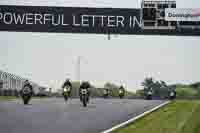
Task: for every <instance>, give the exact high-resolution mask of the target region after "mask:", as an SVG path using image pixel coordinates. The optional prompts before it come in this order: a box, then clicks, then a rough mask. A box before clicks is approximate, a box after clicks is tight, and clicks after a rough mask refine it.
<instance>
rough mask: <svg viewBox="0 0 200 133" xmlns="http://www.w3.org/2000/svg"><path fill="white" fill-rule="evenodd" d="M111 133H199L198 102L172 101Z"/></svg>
mask: <svg viewBox="0 0 200 133" xmlns="http://www.w3.org/2000/svg"><path fill="white" fill-rule="evenodd" d="M113 133H200V101H197V100H193V101H192V100H176V101H173V102H172V103H170V104H168V105H166V106H165V107H163V108H160V109H158V110H157V111H155V112H153V113H150V114H148V115H146V116H144V117H142V118H141V119H138V120H136V121H135V122H134V123H131V124H129V125H128V126H126V127H123V128H121V129H118V130H116V131H114V132H113Z"/></svg>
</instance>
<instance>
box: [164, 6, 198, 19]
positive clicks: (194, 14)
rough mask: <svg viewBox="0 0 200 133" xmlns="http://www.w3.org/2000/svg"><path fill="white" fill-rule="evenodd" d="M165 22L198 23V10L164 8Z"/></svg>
mask: <svg viewBox="0 0 200 133" xmlns="http://www.w3.org/2000/svg"><path fill="white" fill-rule="evenodd" d="M165 20H166V21H200V9H190V8H189V9H184V8H179V9H177V8H166V9H165Z"/></svg>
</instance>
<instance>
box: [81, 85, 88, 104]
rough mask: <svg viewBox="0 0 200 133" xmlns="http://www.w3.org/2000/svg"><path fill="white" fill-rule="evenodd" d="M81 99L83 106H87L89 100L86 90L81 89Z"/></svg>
mask: <svg viewBox="0 0 200 133" xmlns="http://www.w3.org/2000/svg"><path fill="white" fill-rule="evenodd" d="M81 101H82V103H83V106H84V107H87V103H88V102H89V96H88V90H87V89H81Z"/></svg>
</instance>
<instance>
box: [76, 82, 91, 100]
mask: <svg viewBox="0 0 200 133" xmlns="http://www.w3.org/2000/svg"><path fill="white" fill-rule="evenodd" d="M90 87H91V85H90V83H89V82H88V81H84V82H82V83H81V85H80V88H79V97H80V101H82V95H81V89H87V93H88V96H87V101H88V102H89V97H90V90H89V88H90Z"/></svg>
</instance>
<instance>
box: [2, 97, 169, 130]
mask: <svg viewBox="0 0 200 133" xmlns="http://www.w3.org/2000/svg"><path fill="white" fill-rule="evenodd" d="M163 102H165V101H160V100H152V101H147V100H132V99H122V100H120V99H98V98H95V99H91V101H90V103H89V105H88V107H87V108H84V107H83V106H82V104H81V103H80V101H79V100H78V99H70V100H69V101H68V102H67V103H65V102H64V100H63V99H60V98H50V99H34V100H32V101H31V102H30V105H26V106H24V105H23V104H22V101H21V100H14V101H0V132H1V133H100V132H102V131H104V130H106V129H109V128H111V127H112V126H115V125H117V124H120V123H122V122H124V121H127V120H128V119H130V118H133V117H134V116H137V115H139V114H141V113H143V112H145V111H147V110H149V109H152V108H153V107H155V106H158V105H159V104H162V103H163Z"/></svg>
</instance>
